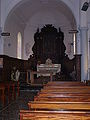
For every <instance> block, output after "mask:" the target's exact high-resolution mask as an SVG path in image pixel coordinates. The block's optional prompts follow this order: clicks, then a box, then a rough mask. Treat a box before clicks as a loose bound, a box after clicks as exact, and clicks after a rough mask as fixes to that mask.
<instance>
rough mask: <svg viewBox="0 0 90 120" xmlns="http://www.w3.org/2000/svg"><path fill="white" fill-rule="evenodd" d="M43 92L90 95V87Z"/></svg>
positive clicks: (46, 90)
mask: <svg viewBox="0 0 90 120" xmlns="http://www.w3.org/2000/svg"><path fill="white" fill-rule="evenodd" d="M41 92H48V93H49V92H58V93H90V87H87V88H81V87H78V88H77V87H75V88H62V89H61V88H60V89H42V90H41Z"/></svg>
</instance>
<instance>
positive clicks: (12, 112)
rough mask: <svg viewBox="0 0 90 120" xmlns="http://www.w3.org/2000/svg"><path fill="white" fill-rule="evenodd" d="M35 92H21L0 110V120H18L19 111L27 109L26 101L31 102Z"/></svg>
mask: <svg viewBox="0 0 90 120" xmlns="http://www.w3.org/2000/svg"><path fill="white" fill-rule="evenodd" d="M36 94H37V91H34V90H21V91H20V97H18V98H17V99H16V100H15V101H12V102H11V103H10V104H8V105H6V106H5V107H3V108H1V109H0V120H19V112H20V110H21V109H28V104H27V103H28V101H32V100H33V98H34V95H36Z"/></svg>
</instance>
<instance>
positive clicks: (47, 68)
mask: <svg viewBox="0 0 90 120" xmlns="http://www.w3.org/2000/svg"><path fill="white" fill-rule="evenodd" d="M37 71H38V72H46V74H42V76H50V74H48V73H47V72H51V73H53V75H55V74H56V73H58V72H60V71H61V64H40V65H37ZM37 76H40V74H37Z"/></svg>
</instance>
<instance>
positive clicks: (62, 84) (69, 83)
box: [45, 81, 86, 86]
mask: <svg viewBox="0 0 90 120" xmlns="http://www.w3.org/2000/svg"><path fill="white" fill-rule="evenodd" d="M80 85H83V86H84V85H86V84H85V83H84V82H76V81H75V82H71V81H68V82H61V81H60V82H59V81H57V82H56V81H52V82H48V83H47V84H46V85H45V86H80Z"/></svg>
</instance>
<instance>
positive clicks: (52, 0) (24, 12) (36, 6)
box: [6, 0, 76, 29]
mask: <svg viewBox="0 0 90 120" xmlns="http://www.w3.org/2000/svg"><path fill="white" fill-rule="evenodd" d="M43 9H46V10H52V9H53V10H57V11H59V12H60V13H62V14H63V15H64V16H66V17H67V19H68V20H69V21H70V23H71V25H72V29H74V28H75V26H76V24H75V19H74V16H73V14H72V12H71V10H70V9H69V8H68V7H67V5H65V4H64V3H63V2H62V1H60V0H24V1H23V2H20V3H19V4H18V5H16V6H15V7H14V8H13V9H12V11H11V13H10V14H9V16H8V17H7V20H6V23H7V24H8V23H9V22H10V21H12V20H13V22H15V23H18V24H19V25H20V26H22V28H25V26H26V24H27V22H28V21H29V20H30V18H31V17H32V16H33V15H34V14H36V13H37V12H39V11H42V10H43Z"/></svg>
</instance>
